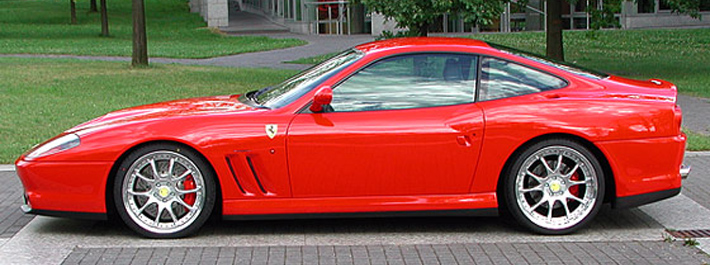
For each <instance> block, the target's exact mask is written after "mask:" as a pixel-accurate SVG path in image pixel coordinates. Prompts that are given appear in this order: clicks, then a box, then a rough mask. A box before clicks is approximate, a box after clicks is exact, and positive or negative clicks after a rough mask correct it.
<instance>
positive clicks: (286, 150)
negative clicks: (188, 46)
mask: <svg viewBox="0 0 710 265" xmlns="http://www.w3.org/2000/svg"><path fill="white" fill-rule="evenodd" d="M320 8H323V7H322V6H321V7H320ZM319 10H320V9H319ZM355 49H356V50H358V52H359V53H360V54H361V55H360V57H358V58H357V59H354V60H352V62H350V63H349V64H343V65H342V66H341V67H340V68H337V71H334V72H329V73H320V74H322V75H323V76H324V78H323V79H320V80H318V81H317V82H315V83H314V85H313V86H312V87H311V89H308V90H305V91H304V92H303V94H302V95H300V96H299V97H295V98H293V99H292V100H291V101H290V102H287V104H284V105H283V106H278V107H271V108H270V107H268V106H267V107H265V106H259V104H255V102H252V101H250V97H249V95H242V96H217V97H206V98H194V99H184V100H176V101H171V102H164V103H156V104H152V105H146V106H139V107H134V108H129V109H125V110H120V111H116V112H112V113H109V114H107V115H105V116H102V117H99V118H97V119H95V120H92V121H90V122H87V123H84V124H82V125H79V126H77V127H75V128H72V129H70V130H68V131H66V132H64V133H63V134H62V135H68V134H76V135H78V136H79V138H80V139H81V143H80V145H79V146H77V147H74V148H70V149H67V150H64V151H60V152H57V153H55V154H51V155H47V156H43V157H36V158H29V157H27V155H28V154H30V153H31V152H32V151H35V150H37V148H40V147H41V146H40V147H37V148H35V149H33V150H31V151H30V152H28V153H26V154H25V155H23V156H22V157H20V158H19V159H18V160H17V162H16V166H17V172H18V175H19V177H20V178H21V180H22V183H23V185H24V188H25V195H26V199H27V204H28V205H30V206H31V212H33V213H39V214H49V215H67V216H78V215H76V214H77V213H86V214H97V215H98V216H102V217H105V216H106V215H105V214H106V213H107V212H109V211H111V212H112V211H115V209H114V205H111V204H108V202H109V201H110V200H107V198H109V197H110V196H109V197H107V192H110V191H111V189H112V188H113V187H112V185H113V182H112V180H113V178H114V177H116V176H115V174H116V167H117V165H118V164H120V163H121V162H122V159H124V158H125V157H126V154H129V153H130V152H132V150H134V148H135V147H136V146H140V145H144V144H146V143H150V142H162V143H173V144H175V145H178V146H184V147H185V148H190V149H194V150H195V152H197V153H198V154H200V155H201V156H203V157H204V159H205V161H207V162H208V164H209V169H207V170H211V171H213V172H214V174H215V176H216V179H215V181H216V183H217V188H218V189H219V194H220V195H221V197H220V198H217V199H218V203H221V205H222V214H223V215H225V216H232V217H249V216H253V217H258V216H262V215H273V214H303V213H317V214H326V213H338V214H344V213H368V212H369V213H371V212H380V213H384V212H412V211H419V212H421V211H441V210H448V211H450V210H472V209H479V210H481V209H482V210H489V209H493V210H495V209H497V208H498V207H499V206H502V205H501V203H500V202H501V200H502V198H501V197H502V196H501V194H502V192H503V190H502V189H503V187H502V186H501V183H504V182H502V181H501V179H500V178H501V176H503V175H504V173H505V172H506V169H507V168H510V166H511V164H512V161H515V157H516V155H517V154H519V153H520V152H522V151H524V150H525V148H526V147H528V146H530V144H532V143H535V142H537V141H541V139H548V138H549V137H558V138H564V139H572V140H574V141H577V142H580V143H584V144H585V145H586V146H587V147H588V148H589V150H590V152H592V153H593V154H594V155H595V156H596V159H598V160H599V161H600V164H601V168H600V169H603V171H604V172H603V173H604V174H603V175H601V173H600V176H603V177H605V178H606V180H607V181H606V184H605V185H606V186H605V187H606V192H607V196H606V197H605V198H597V199H598V200H600V201H601V200H604V201H605V202H610V203H613V204H614V205H616V206H635V205H639V204H643V203H648V202H652V201H654V200H659V199H663V198H666V197H670V196H673V195H675V194H677V192H679V190H680V187H681V176H680V175H679V167H680V166H681V162H682V159H683V152H684V147H685V135H684V134H683V133H682V132H681V131H680V117H681V114H680V109H679V108H678V107H677V106H676V103H675V101H676V96H677V91H676V89H675V87H674V86H673V85H672V84H670V83H667V82H664V81H660V80H652V81H638V80H630V79H625V78H621V77H615V76H610V77H606V78H588V77H585V76H583V75H579V74H575V73H573V72H570V71H566V70H564V68H562V69H561V68H560V67H554V66H552V65H549V64H546V63H543V62H541V61H537V60H532V59H530V58H526V57H521V56H518V55H515V54H513V53H510V52H503V51H501V50H499V49H497V48H493V47H491V46H489V45H488V44H486V43H484V42H480V41H475V40H470V39H454V38H409V39H392V40H386V41H379V42H373V43H368V44H363V45H360V46H357V47H356V48H355ZM417 53H427V54H432V53H433V54H470V55H474V56H478V57H477V58H484V57H490V58H498V59H500V60H504V61H505V62H508V63H514V64H519V65H522V66H525V67H529V68H531V69H536V70H539V71H543V72H545V73H549V74H551V75H553V76H556V77H558V78H560V79H563V80H565V82H566V85H565V86H564V87H562V88H559V89H552V90H549V91H542V92H537V93H530V94H525V95H518V96H512V97H506V98H500V99H495V100H488V101H480V102H472V103H467V104H457V105H451V106H437V107H424V108H409V109H394V110H372V111H350V112H337V111H336V112H329V111H327V110H328V109H327V108H324V107H323V106H327V104H329V103H330V102H331V100H332V99H333V98H335V97H337V96H338V95H337V94H336V95H334V94H332V93H333V91H336V92H337V89H338V86H339V85H340V84H341V83H342V82H344V80H347V79H349V78H350V77H351V76H352V75H355V74H356V73H359V72H360V71H362V69H363V68H366V67H368V66H369V65H372V64H373V63H374V62H379V61H380V60H383V59H384V58H391V57H392V56H395V55H401V54H417ZM479 65H480V64H479ZM479 78H485V77H479ZM479 82H480V80H479ZM326 87H327V89H328V90H329V91H326V92H329V93H324V92H323V90H322V89H320V90H319V88H326ZM330 87H333V90H330ZM317 91H321V95H318V96H316V93H317ZM326 94H327V95H328V96H330V98H326V96H324V95H326ZM314 97H316V101H319V103H320V105H323V106H321V108H311V110H312V111H310V112H309V111H307V110H308V109H309V107H310V106H311V103H312V102H313V99H314ZM265 125H266V126H267V127H266V132H265ZM267 134H269V135H267ZM55 139H56V138H55ZM48 142H49V141H48ZM572 164H573V163H572ZM570 165H571V164H570ZM570 180H572V181H578V180H579V175H578V174H575V175H574V177H573V178H571V179H570ZM553 184H554V185H557V186H555V187H558V186H559V185H558V184H557V182H555V183H553ZM525 185H529V184H525ZM564 185H572V184H569V183H566V184H565V183H563V184H562V186H564ZM194 187H195V186H194V182H193V181H192V180H190V181H189V182H187V183H186V184H185V188H186V189H191V188H194ZM555 191H556V188H555V189H551V190H550V192H555ZM569 192H570V193H572V194H573V195H575V196H580V195H579V194H580V192H581V191H580V189H579V187H571V188H569ZM188 200H189V202H190V203H194V202H195V199H194V197H189V198H187V199H186V201H188ZM190 205H192V204H190ZM556 205H557V204H555V203H554V202H553V204H552V206H550V211H552V210H551V209H552V207H553V206H555V207H556ZM119 210H120V209H119ZM73 214H74V215H73ZM87 216H88V215H87ZM165 218H167V217H165ZM166 220H170V219H169V218H167V219H166Z"/></svg>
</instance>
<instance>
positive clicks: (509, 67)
mask: <svg viewBox="0 0 710 265" xmlns="http://www.w3.org/2000/svg"><path fill="white" fill-rule="evenodd" d="M481 63H482V65H481V68H482V69H481V86H480V92H479V95H478V98H479V99H480V100H481V101H485V100H492V99H499V98H507V97H513V96H518V95H525V94H530V93H536V92H540V91H545V90H550V89H557V88H562V87H565V86H567V82H565V81H564V80H562V79H560V78H558V77H555V76H553V75H550V74H546V73H543V72H540V71H538V70H534V69H531V68H528V67H525V66H522V65H519V64H516V63H512V62H509V61H504V60H499V59H494V58H484V59H483V61H482V62H481Z"/></svg>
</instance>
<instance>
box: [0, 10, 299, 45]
mask: <svg viewBox="0 0 710 265" xmlns="http://www.w3.org/2000/svg"><path fill="white" fill-rule="evenodd" d="M107 2H108V16H109V29H110V33H111V37H108V38H103V37H99V34H100V33H101V22H100V20H99V13H89V12H88V10H89V1H88V0H78V1H76V5H77V18H78V24H77V25H70V24H69V1H67V0H61V1H60V0H3V1H2V5H0V53H2V54H14V53H28V54H76V55H111V56H131V49H132V35H131V34H132V32H133V31H132V30H133V27H132V20H131V19H132V17H131V0H110V1H107ZM145 4H146V15H147V18H146V24H147V30H148V55H149V56H152V57H170V58H208V57H215V56H222V55H230V54H238V53H246V52H255V51H264V50H273V49H282V48H287V47H292V46H298V45H303V44H305V43H306V42H305V41H302V40H298V39H272V38H267V37H261V36H240V37H230V36H225V35H221V34H219V33H215V32H213V31H212V30H211V29H210V28H207V27H206V23H205V22H203V20H202V18H201V17H200V16H199V15H198V14H196V13H190V12H189V7H188V4H187V1H185V0H145Z"/></svg>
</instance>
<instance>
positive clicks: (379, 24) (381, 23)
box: [372, 13, 406, 36]
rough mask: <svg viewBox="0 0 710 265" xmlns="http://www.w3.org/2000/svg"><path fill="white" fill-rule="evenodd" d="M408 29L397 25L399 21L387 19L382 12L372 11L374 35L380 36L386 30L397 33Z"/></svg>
mask: <svg viewBox="0 0 710 265" xmlns="http://www.w3.org/2000/svg"><path fill="white" fill-rule="evenodd" d="M404 30H406V29H404V28H400V27H397V22H394V21H392V20H389V19H386V18H385V16H384V15H382V14H380V13H372V36H379V35H381V34H382V32H384V31H389V32H392V33H396V32H399V31H404Z"/></svg>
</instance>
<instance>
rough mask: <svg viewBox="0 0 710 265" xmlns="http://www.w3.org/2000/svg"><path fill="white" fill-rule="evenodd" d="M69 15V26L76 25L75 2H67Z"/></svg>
mask: <svg viewBox="0 0 710 265" xmlns="http://www.w3.org/2000/svg"><path fill="white" fill-rule="evenodd" d="M69 14H70V16H71V24H76V2H74V0H69Z"/></svg>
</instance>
